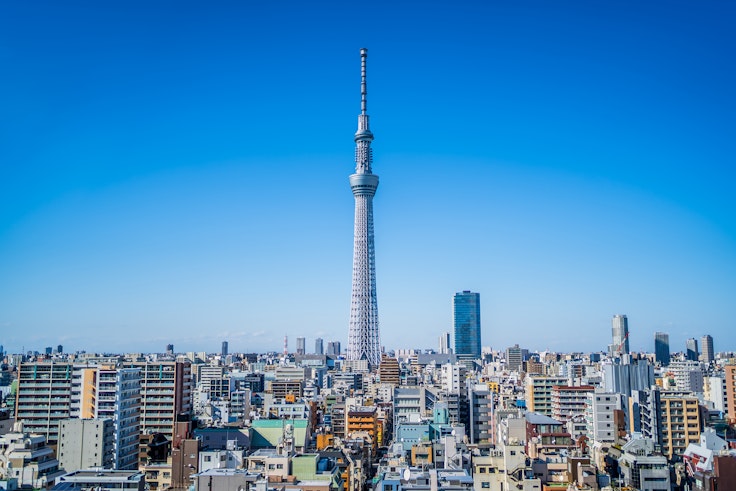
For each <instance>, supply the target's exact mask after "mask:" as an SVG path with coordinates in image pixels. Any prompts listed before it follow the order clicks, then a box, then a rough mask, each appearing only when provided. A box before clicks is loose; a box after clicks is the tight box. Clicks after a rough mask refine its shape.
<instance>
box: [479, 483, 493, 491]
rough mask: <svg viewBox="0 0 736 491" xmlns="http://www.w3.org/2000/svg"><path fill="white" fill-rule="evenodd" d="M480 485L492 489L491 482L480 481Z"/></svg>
mask: <svg viewBox="0 0 736 491" xmlns="http://www.w3.org/2000/svg"><path fill="white" fill-rule="evenodd" d="M480 487H481V488H483V489H490V488H491V483H489V482H482V483H480Z"/></svg>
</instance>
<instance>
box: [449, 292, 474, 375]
mask: <svg viewBox="0 0 736 491" xmlns="http://www.w3.org/2000/svg"><path fill="white" fill-rule="evenodd" d="M452 305H453V324H454V327H455V355H456V356H457V358H458V360H463V361H469V360H477V359H479V358H480V348H481V344H480V343H481V341H480V293H474V292H471V291H469V290H464V291H462V292H459V293H456V294H455V296H454V298H453V302H452Z"/></svg>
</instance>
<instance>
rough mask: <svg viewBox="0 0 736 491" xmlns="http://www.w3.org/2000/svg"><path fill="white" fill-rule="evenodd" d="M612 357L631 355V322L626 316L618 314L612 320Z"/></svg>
mask: <svg viewBox="0 0 736 491" xmlns="http://www.w3.org/2000/svg"><path fill="white" fill-rule="evenodd" d="M611 336H612V338H611V339H612V344H611V356H621V355H628V354H629V320H628V319H627V318H626V316H625V315H622V314H616V315H614V316H613V319H611Z"/></svg>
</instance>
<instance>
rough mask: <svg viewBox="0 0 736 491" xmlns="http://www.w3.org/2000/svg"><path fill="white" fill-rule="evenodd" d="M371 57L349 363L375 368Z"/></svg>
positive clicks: (362, 120) (358, 174)
mask: <svg viewBox="0 0 736 491" xmlns="http://www.w3.org/2000/svg"><path fill="white" fill-rule="evenodd" d="M367 57H368V50H367V49H365V48H363V49H361V50H360V75H361V82H360V115H359V116H358V131H357V132H356V133H355V174H352V175H351V176H350V189H352V191H353V196H355V235H354V244H353V296H352V301H351V305H350V332H349V333H348V360H368V363H369V365H370V366H371V367H372V368H375V367H377V366H378V365H379V363H380V361H381V339H380V336H379V332H378V302H377V301H376V253H375V245H374V242H373V196H374V195H375V194H376V188H377V187H378V176H377V175H375V174H373V172H372V171H371V164H372V163H373V152H372V150H371V142H372V141H373V133H371V130H370V128H369V125H368V113H367V110H368V99H367V96H368V91H367V88H366V69H365V64H366V58H367Z"/></svg>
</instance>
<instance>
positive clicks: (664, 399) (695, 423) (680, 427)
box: [660, 391, 702, 458]
mask: <svg viewBox="0 0 736 491" xmlns="http://www.w3.org/2000/svg"><path fill="white" fill-rule="evenodd" d="M661 394H662V396H661V403H660V432H661V435H662V440H661V442H660V444H661V445H662V453H663V454H665V455H667V456H668V457H669V458H672V457H673V456H675V455H678V456H681V455H682V454H683V453H685V449H686V448H687V446H688V445H689V444H691V443H696V444H697V443H699V442H700V432H701V430H702V426H701V424H700V406H699V403H698V398H697V397H695V396H685V395H681V394H678V393H670V394H668V393H667V391H662V393H661Z"/></svg>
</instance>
